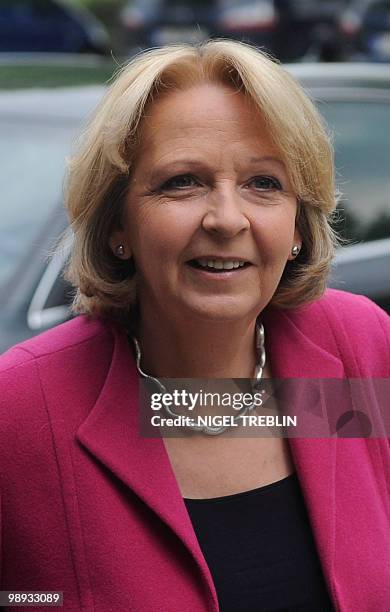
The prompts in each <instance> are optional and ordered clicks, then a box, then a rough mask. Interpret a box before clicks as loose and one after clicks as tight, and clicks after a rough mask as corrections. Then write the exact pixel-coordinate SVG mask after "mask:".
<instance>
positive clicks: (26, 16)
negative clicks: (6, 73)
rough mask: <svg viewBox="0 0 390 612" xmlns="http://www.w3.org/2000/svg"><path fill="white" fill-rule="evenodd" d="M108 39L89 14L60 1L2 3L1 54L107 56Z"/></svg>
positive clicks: (101, 26) (7, 0) (3, 1)
mask: <svg viewBox="0 0 390 612" xmlns="http://www.w3.org/2000/svg"><path fill="white" fill-rule="evenodd" d="M109 49H110V44H109V36H108V33H107V31H106V30H105V28H104V27H103V25H102V24H101V23H100V22H99V21H98V20H97V19H96V18H95V17H94V16H93V15H92V14H91V13H89V12H88V11H86V10H82V9H81V8H77V9H76V8H75V7H72V6H71V5H70V4H69V3H65V2H61V0H0V51H1V52H57V53H62V52H67V53H85V52H88V53H100V54H105V53H108V52H109Z"/></svg>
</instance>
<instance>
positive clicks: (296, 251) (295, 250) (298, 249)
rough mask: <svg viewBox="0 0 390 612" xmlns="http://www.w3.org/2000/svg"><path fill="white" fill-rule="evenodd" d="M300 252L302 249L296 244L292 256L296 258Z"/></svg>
mask: <svg viewBox="0 0 390 612" xmlns="http://www.w3.org/2000/svg"><path fill="white" fill-rule="evenodd" d="M300 250H301V247H300V246H298V245H297V244H294V246H293V248H292V249H291V255H292V256H293V257H296V256H297V255H298V254H299V251H300Z"/></svg>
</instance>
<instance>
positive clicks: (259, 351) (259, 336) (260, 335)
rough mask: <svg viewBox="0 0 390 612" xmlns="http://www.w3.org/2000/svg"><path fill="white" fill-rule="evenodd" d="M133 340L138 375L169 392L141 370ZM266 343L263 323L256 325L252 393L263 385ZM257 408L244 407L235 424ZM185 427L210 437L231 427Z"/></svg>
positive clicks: (178, 415) (252, 405) (136, 342)
mask: <svg viewBox="0 0 390 612" xmlns="http://www.w3.org/2000/svg"><path fill="white" fill-rule="evenodd" d="M131 339H132V341H133V344H134V350H135V363H136V366H137V370H138V373H139V374H140V375H141V376H142V378H145V379H147V380H150V381H152V382H153V383H154V384H155V385H157V387H158V388H159V389H160V391H161V392H162V393H166V392H167V389H166V387H165V386H164V385H163V384H162V382H161V381H160V380H159V379H158V378H155V377H154V376H151V375H150V374H147V373H146V372H144V371H143V370H142V368H141V359H142V354H141V348H140V345H139V342H138V340H137V338H136V337H135V336H131ZM264 341H265V335H264V327H263V325H262V324H261V323H260V324H258V323H256V340H255V349H256V360H257V362H256V367H255V375H254V380H253V382H252V391H256V390H258V389H259V386H260V385H261V381H262V377H263V370H264V366H265V358H266V355H265V346H264ZM163 406H164V410H165V411H166V413H167V414H168V415H169V416H170V417H173V418H175V417H180V416H181V415H180V414H178V413H177V412H175V411H174V410H172V408H171V407H170V406H167V405H166V404H163ZM255 408H256V406H255V405H254V403H253V404H251V405H250V406H243V408H241V409H240V410H239V412H237V414H236V415H234V416H233V417H232V421H233V423H238V421H239V419H241V418H242V417H243V416H245V415H246V414H248V413H249V412H251V411H252V410H255ZM185 427H186V428H187V429H192V430H194V431H198V432H200V433H204V434H207V435H209V436H218V435H219V434H222V433H224V432H225V431H227V430H228V429H229V426H225V425H221V426H215V427H214V426H211V425H196V424H186V425H185Z"/></svg>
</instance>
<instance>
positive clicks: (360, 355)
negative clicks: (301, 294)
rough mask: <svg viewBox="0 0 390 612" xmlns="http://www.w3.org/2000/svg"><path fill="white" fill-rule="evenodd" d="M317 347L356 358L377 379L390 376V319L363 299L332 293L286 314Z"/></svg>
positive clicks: (350, 294) (375, 305)
mask: <svg viewBox="0 0 390 612" xmlns="http://www.w3.org/2000/svg"><path fill="white" fill-rule="evenodd" d="M286 315H287V316H288V318H289V319H290V321H291V322H293V323H294V325H296V326H297V327H298V328H299V329H300V330H301V331H302V332H303V333H305V335H307V336H309V337H310V338H311V339H312V341H313V342H315V344H317V345H319V346H322V347H323V348H325V349H326V350H329V351H330V352H333V353H335V352H336V351H337V353H338V354H339V356H341V357H343V356H345V355H347V356H348V355H354V360H355V359H357V360H358V361H360V362H361V363H363V362H365V363H366V364H367V368H368V369H367V368H366V367H365V368H364V369H365V371H367V372H368V371H369V368H370V367H372V366H373V364H381V366H380V367H378V368H377V367H374V371H375V375H377V376H390V317H389V315H388V314H387V313H386V312H385V311H384V310H382V309H381V308H380V307H379V306H377V304H375V303H374V302H372V301H371V300H369V299H368V298H367V297H365V296H362V295H355V294H352V293H347V292H345V291H339V290H335V289H328V290H327V291H326V292H325V294H324V295H323V296H322V297H321V298H320V299H318V300H316V301H315V302H313V303H311V304H308V305H306V306H303V307H301V308H297V309H296V310H293V311H288V312H286Z"/></svg>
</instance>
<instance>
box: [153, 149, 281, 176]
mask: <svg viewBox="0 0 390 612" xmlns="http://www.w3.org/2000/svg"><path fill="white" fill-rule="evenodd" d="M262 162H273V163H276V164H278V165H279V166H280V167H281V168H282V169H283V170H285V164H284V163H283V162H282V160H281V159H279V158H278V157H274V156H272V155H265V156H263V157H250V158H249V163H250V164H258V163H262ZM182 165H183V166H186V167H188V168H194V169H199V168H207V162H205V161H203V160H200V159H187V158H183V159H176V160H172V161H170V162H167V163H165V164H162V165H161V166H158V165H157V166H155V167H154V168H152V171H151V174H150V178H151V179H152V180H156V179H159V178H160V177H162V176H163V175H165V174H166V173H168V174H169V173H170V172H175V168H176V167H180V166H182Z"/></svg>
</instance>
